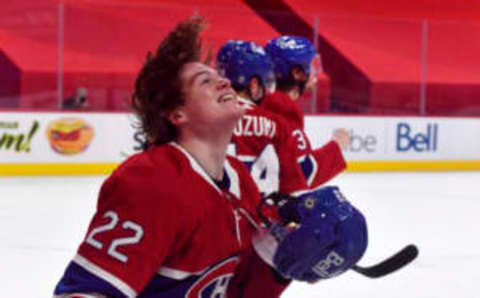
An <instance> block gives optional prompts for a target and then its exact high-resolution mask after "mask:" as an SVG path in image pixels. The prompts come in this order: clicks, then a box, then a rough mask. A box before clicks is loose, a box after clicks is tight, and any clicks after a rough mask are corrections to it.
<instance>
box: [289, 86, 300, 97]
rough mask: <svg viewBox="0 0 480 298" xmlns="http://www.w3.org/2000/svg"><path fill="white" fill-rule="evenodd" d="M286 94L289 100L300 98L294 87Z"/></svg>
mask: <svg viewBox="0 0 480 298" xmlns="http://www.w3.org/2000/svg"><path fill="white" fill-rule="evenodd" d="M286 94H287V95H288V97H290V99H291V100H297V99H298V98H299V97H300V91H299V90H298V88H296V87H294V88H292V89H290V90H289V91H288V92H286Z"/></svg>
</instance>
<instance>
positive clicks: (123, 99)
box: [0, 0, 480, 298]
mask: <svg viewBox="0 0 480 298" xmlns="http://www.w3.org/2000/svg"><path fill="white" fill-rule="evenodd" d="M1 7H2V8H1V9H0V176H2V177H1V178H0V223H1V225H2V226H3V229H1V231H0V235H1V238H2V239H3V240H2V243H1V244H0V252H2V253H1V254H0V262H1V263H2V264H3V266H2V269H0V284H1V285H2V293H3V294H1V295H0V296H2V297H50V296H51V293H52V291H53V288H54V285H55V283H56V282H57V281H58V279H59V278H60V276H61V274H62V272H63V270H64V268H65V265H66V264H67V262H68V260H69V259H70V258H71V257H72V256H73V254H74V251H75V249H76V245H77V244H78V243H79V242H80V241H81V239H82V237H83V236H84V235H83V233H84V230H85V228H86V226H87V224H88V221H89V219H90V216H91V214H92V213H93V211H94V209H95V200H96V196H97V193H98V190H99V187H100V185H101V183H102V181H103V180H104V179H105V177H106V176H105V175H107V174H108V173H110V172H111V171H112V170H113V169H114V168H115V167H116V166H117V165H118V164H119V163H120V162H121V161H122V160H124V159H125V158H126V157H128V156H129V155H131V154H132V153H134V152H136V151H138V150H140V149H141V148H140V142H141V140H142V135H141V134H139V133H138V131H136V130H135V125H134V124H135V119H134V118H133V117H132V114H131V113H130V111H129V99H130V95H131V91H132V85H133V80H134V78H135V76H136V74H137V72H138V70H139V68H140V67H141V65H142V63H143V62H144V61H145V58H146V53H147V52H148V51H153V50H154V49H155V47H156V46H157V45H158V42H159V41H160V40H161V39H162V38H163V37H164V36H165V34H166V33H167V32H168V31H169V30H171V29H172V28H173V27H174V26H175V24H176V23H177V22H178V21H180V20H182V19H185V18H186V17H189V16H192V15H195V14H199V15H203V16H205V17H206V18H207V19H208V21H209V23H210V26H209V28H208V29H207V31H206V32H205V34H204V45H205V53H204V55H205V56H207V55H208V49H210V50H211V52H212V53H216V50H217V49H218V48H219V46H220V45H222V44H223V43H224V42H226V41H227V40H229V39H244V40H253V41H255V42H258V43H260V44H262V45H264V44H265V43H266V42H267V41H268V40H270V39H272V38H274V37H276V36H278V35H280V34H295V35H302V36H306V37H309V38H311V40H312V41H313V42H314V44H315V46H316V47H317V49H318V51H319V52H320V54H321V68H322V70H323V71H322V72H321V73H320V74H319V77H318V79H319V83H318V85H317V87H316V88H315V89H314V90H312V92H309V93H308V94H306V95H305V96H303V97H302V98H301V99H300V101H299V103H300V105H301V107H302V109H303V110H304V111H305V113H306V115H307V116H306V131H307V133H308V135H309V136H310V138H311V139H312V142H313V144H314V146H320V145H322V144H324V143H325V142H327V141H328V140H329V138H330V136H331V134H332V132H333V130H334V129H336V128H340V127H343V128H346V129H347V130H348V131H349V132H350V134H351V143H350V145H349V147H348V148H347V150H345V151H344V154H345V157H346V159H347V161H348V169H347V171H348V173H346V174H342V175H340V176H339V177H338V178H336V179H335V180H334V181H332V182H331V184H338V185H340V186H341V188H342V190H343V191H344V192H345V194H346V195H347V197H348V198H349V199H350V200H352V201H354V202H355V204H357V205H358V206H359V207H360V208H361V209H362V210H364V211H365V214H366V215H367V218H369V228H370V233H371V236H372V237H371V242H370V247H369V250H368V251H367V254H366V255H365V257H364V258H363V259H362V261H361V263H362V265H369V264H373V263H376V262H378V261H380V260H382V259H384V258H385V257H387V256H389V255H391V254H392V253H393V252H395V251H396V250H398V249H399V248H401V247H402V246H404V245H406V244H408V243H410V242H412V243H415V244H417V245H418V246H419V248H420V257H419V258H418V260H416V261H415V262H414V263H413V264H412V265H411V266H409V267H407V268H405V269H404V270H402V271H401V272H398V273H396V274H394V275H391V276H389V277H387V278H384V279H379V280H366V279H365V278H363V277H361V276H358V275H356V274H355V273H347V274H346V275H345V276H342V277H339V278H338V279H335V280H333V281H328V282H325V283H319V284H315V285H307V284H301V283H294V284H293V285H292V286H291V287H290V288H289V290H287V292H285V294H284V297H327V296H328V297H352V296H355V297H369V298H371V297H417V298H427V297H428V298H430V297H435V298H437V297H438V298H450V297H464V298H465V297H466V298H474V297H478V285H477V281H478V279H479V278H480V276H479V271H478V269H477V268H478V267H479V266H480V255H479V253H478V252H479V251H480V242H479V241H478V240H476V239H477V238H476V237H475V236H474V235H476V233H477V230H478V227H479V226H478V223H477V221H476V220H475V219H476V213H477V210H479V209H478V208H480V205H479V200H478V199H479V196H478V191H477V189H476V186H477V185H478V183H479V182H480V175H479V173H480V172H479V170H480V71H479V69H480V59H479V54H478V53H480V2H478V1H476V0H463V1H450V0H424V1H410V2H405V1H376V0H363V1H356V0H335V1H334V0H324V1H311V0H280V1H273V0H272V1H253V0H208V1H207V0H181V1H161V0H115V1H114V0H98V1H89V0H88V1H87V0H75V1H74V0H71V1H67V0H63V1H62V0H36V1H33V0H24V1H5V0H3V1H1ZM73 98H77V99H79V98H83V99H84V100H85V105H84V106H82V107H77V108H73V109H72V107H69V106H68V105H67V103H68V101H69V100H70V101H71V100H72V99H73ZM462 272H463V273H462Z"/></svg>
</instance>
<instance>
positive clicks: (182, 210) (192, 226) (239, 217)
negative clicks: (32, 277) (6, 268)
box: [55, 143, 284, 298]
mask: <svg viewBox="0 0 480 298" xmlns="http://www.w3.org/2000/svg"><path fill="white" fill-rule="evenodd" d="M152 188H153V190H152ZM259 199H260V198H259V193H258V190H257V188H256V186H255V183H254V182H253V181H252V179H251V177H250V175H249V173H248V171H247V170H246V168H245V167H244V166H243V164H242V163H241V162H240V161H238V160H236V159H234V158H232V157H228V158H227V160H226V162H225V165H224V179H223V180H222V181H221V182H220V181H214V180H213V179H211V178H210V177H209V176H208V174H207V173H206V172H205V171H204V170H203V169H202V167H201V166H200V164H199V163H198V162H197V161H196V160H195V159H194V158H193V157H192V156H191V155H190V154H189V153H188V152H186V151H185V150H184V149H183V148H182V147H180V146H179V145H178V144H176V143H170V144H168V145H163V146H156V147H151V148H149V149H147V150H146V151H144V152H142V153H140V154H137V155H134V156H133V157H131V158H130V159H129V160H127V161H126V162H125V163H123V164H122V165H121V166H120V167H119V168H118V169H117V170H116V171H115V172H114V173H113V174H112V175H111V176H110V177H109V178H108V179H107V180H106V181H105V182H104V184H103V186H102V188H101V191H100V194H99V199H98V205H97V211H96V214H95V215H94V217H93V219H92V221H91V223H90V226H89V229H88V232H87V235H86V237H85V239H84V241H83V242H82V244H81V245H80V247H79V249H78V252H77V255H76V256H75V257H74V259H73V261H72V262H71V263H70V264H69V266H68V267H67V269H66V271H65V274H64V276H63V277H62V279H61V281H60V282H59V284H58V285H57V287H56V289H55V294H56V295H62V294H66V293H101V294H103V295H106V296H109V297H137V296H140V297H156V298H162V297H192V298H193V297H195V298H198V297H202V298H203V297H224V296H225V295H226V291H227V286H228V285H229V282H230V279H232V277H233V276H235V280H236V281H235V282H236V283H238V284H242V286H241V287H240V286H235V282H234V283H233V285H232V287H231V289H230V290H229V291H230V293H229V297H237V296H239V295H240V294H241V293H240V289H242V290H241V291H242V292H244V293H245V292H247V293H250V294H249V295H253V296H252V297H265V296H258V295H255V293H261V295H265V292H258V291H256V289H255V288H252V289H250V287H251V286H250V284H251V285H252V287H257V286H258V283H261V284H262V285H263V287H266V288H267V289H268V288H270V292H271V293H272V294H270V295H272V296H271V297H276V295H278V294H279V292H281V290H282V289H283V287H284V285H282V284H279V283H276V282H275V280H274V278H273V277H272V276H273V271H272V270H271V268H270V267H269V266H268V265H266V264H265V263H262V262H261V261H258V257H255V255H253V253H252V248H251V238H252V234H253V232H254V231H255V225H256V224H257V223H258V219H256V216H255V214H256V212H255V208H256V205H257V204H258V202H259ZM240 261H242V262H241V263H240V264H242V266H247V268H248V270H251V269H252V268H254V271H247V270H243V271H242V266H240V267H238V268H237V264H239V262H240ZM252 266H253V267H252ZM264 267H265V268H264ZM260 272H263V273H260ZM250 274H255V278H251V277H250V276H249V275H250ZM270 286H271V287H270ZM268 292H269V291H268V290H267V293H268ZM275 293H276V294H275ZM74 297H82V296H81V295H79V296H74ZM249 297H250V296H249Z"/></svg>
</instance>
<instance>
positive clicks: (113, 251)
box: [85, 211, 143, 263]
mask: <svg viewBox="0 0 480 298" xmlns="http://www.w3.org/2000/svg"><path fill="white" fill-rule="evenodd" d="M103 217H105V218H110V221H109V222H108V223H106V224H104V225H101V226H99V227H96V228H94V229H93V230H92V231H91V232H90V233H89V234H88V236H87V239H86V240H85V242H87V243H88V244H90V245H91V246H93V247H95V248H96V249H100V250H101V249H102V248H103V243H101V242H100V241H98V240H96V239H95V238H94V236H95V235H97V234H100V233H103V232H106V231H110V230H113V229H114V228H115V226H116V225H117V223H118V221H119V218H118V214H117V213H116V212H113V211H107V212H105V214H104V215H103ZM122 228H123V229H124V230H133V231H135V235H133V236H131V237H123V238H118V239H115V240H113V241H112V243H110V246H109V248H108V250H107V253H108V255H109V256H111V257H113V258H115V259H117V260H119V261H121V262H123V263H126V262H127V261H128V257H127V256H126V255H124V254H122V253H120V252H118V251H117V247H119V246H123V245H131V244H136V243H138V242H140V240H141V239H142V237H143V228H142V227H141V226H140V225H138V224H136V223H134V222H133V221H129V220H127V221H124V222H123V224H122Z"/></svg>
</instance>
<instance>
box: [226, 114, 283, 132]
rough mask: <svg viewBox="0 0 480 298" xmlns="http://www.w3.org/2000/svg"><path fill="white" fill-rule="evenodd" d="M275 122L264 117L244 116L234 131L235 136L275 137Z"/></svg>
mask: <svg viewBox="0 0 480 298" xmlns="http://www.w3.org/2000/svg"><path fill="white" fill-rule="evenodd" d="M276 129H277V126H276V123H275V121H273V120H271V119H268V118H267V117H263V116H253V115H244V116H243V117H242V119H241V120H240V121H238V123H237V126H235V129H234V130H233V134H234V135H235V136H238V137H240V136H247V137H248V136H255V137H269V138H273V137H274V136H275V132H276Z"/></svg>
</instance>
